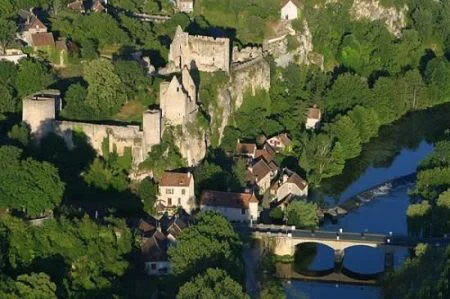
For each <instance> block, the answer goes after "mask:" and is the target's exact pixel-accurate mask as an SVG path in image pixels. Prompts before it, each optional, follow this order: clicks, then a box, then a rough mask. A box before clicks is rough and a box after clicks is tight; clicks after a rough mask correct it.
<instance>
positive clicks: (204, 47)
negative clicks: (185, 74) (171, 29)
mask: <svg viewBox="0 0 450 299" xmlns="http://www.w3.org/2000/svg"><path fill="white" fill-rule="evenodd" d="M230 56H231V48H230V40H229V39H228V38H213V37H209V36H199V35H189V33H187V32H183V29H181V27H180V26H178V27H177V30H176V32H175V36H174V38H173V41H172V44H171V45H170V51H169V63H172V64H173V65H174V66H175V67H176V68H177V69H182V68H183V67H184V66H187V67H188V68H189V69H192V68H194V69H198V70H199V71H202V72H216V71H225V72H227V73H229V72H230Z"/></svg>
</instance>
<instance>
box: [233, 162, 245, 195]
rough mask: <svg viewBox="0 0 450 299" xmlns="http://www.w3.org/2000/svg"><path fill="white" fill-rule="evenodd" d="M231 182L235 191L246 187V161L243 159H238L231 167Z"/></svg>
mask: <svg viewBox="0 0 450 299" xmlns="http://www.w3.org/2000/svg"><path fill="white" fill-rule="evenodd" d="M231 171H232V174H233V181H234V182H235V184H236V186H235V189H236V190H240V189H242V188H244V187H245V185H246V174H247V161H246V160H245V159H238V160H236V161H235V162H234V163H233V166H232V170H231Z"/></svg>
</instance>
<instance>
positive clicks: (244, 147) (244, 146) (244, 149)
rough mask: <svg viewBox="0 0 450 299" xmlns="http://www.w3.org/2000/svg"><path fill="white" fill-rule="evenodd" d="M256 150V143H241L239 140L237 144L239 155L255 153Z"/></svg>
mask: <svg viewBox="0 0 450 299" xmlns="http://www.w3.org/2000/svg"><path fill="white" fill-rule="evenodd" d="M255 150H256V144H254V143H240V142H238V143H237V145H236V151H235V153H236V154H238V155H246V154H251V155H253V153H254V152H255Z"/></svg>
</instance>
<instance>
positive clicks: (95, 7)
mask: <svg viewBox="0 0 450 299" xmlns="http://www.w3.org/2000/svg"><path fill="white" fill-rule="evenodd" d="M91 10H92V11H93V12H104V11H106V8H105V7H104V6H103V4H102V2H101V1H100V0H94V2H93V3H92V7H91Z"/></svg>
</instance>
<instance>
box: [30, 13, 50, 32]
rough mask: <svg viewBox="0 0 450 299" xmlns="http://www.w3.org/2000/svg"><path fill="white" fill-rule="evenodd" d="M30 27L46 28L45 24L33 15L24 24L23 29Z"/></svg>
mask: <svg viewBox="0 0 450 299" xmlns="http://www.w3.org/2000/svg"><path fill="white" fill-rule="evenodd" d="M31 28H37V29H47V26H45V25H44V23H42V21H41V20H39V18H38V17H37V16H35V15H33V16H32V17H31V19H30V21H29V22H28V23H27V24H26V25H25V31H27V30H29V29H31Z"/></svg>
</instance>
